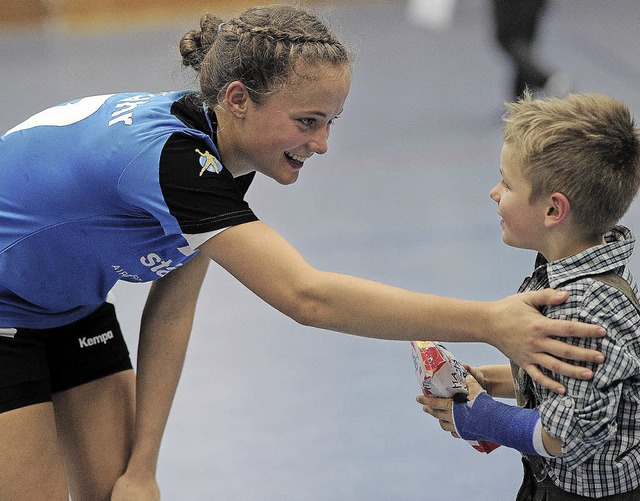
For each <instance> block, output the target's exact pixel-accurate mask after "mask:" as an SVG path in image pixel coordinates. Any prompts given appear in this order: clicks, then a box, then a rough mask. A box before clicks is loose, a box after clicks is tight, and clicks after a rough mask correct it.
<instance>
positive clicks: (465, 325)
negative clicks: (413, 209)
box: [0, 6, 603, 501]
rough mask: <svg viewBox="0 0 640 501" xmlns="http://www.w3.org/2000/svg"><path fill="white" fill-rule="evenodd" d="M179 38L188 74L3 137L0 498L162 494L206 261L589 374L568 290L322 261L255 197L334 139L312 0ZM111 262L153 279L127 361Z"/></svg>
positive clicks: (383, 327)
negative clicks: (160, 89) (346, 268)
mask: <svg viewBox="0 0 640 501" xmlns="http://www.w3.org/2000/svg"><path fill="white" fill-rule="evenodd" d="M180 49H181V53H182V56H183V62H184V64H185V65H186V66H192V67H193V68H195V69H196V70H197V71H198V72H199V74H200V91H199V92H168V93H161V94H149V93H145V92H132V93H127V94H115V95H104V96H94V97H89V98H84V99H80V100H77V101H73V102H70V103H67V104H64V105H60V106H56V107H53V108H50V109H48V110H45V111H43V112H41V113H38V114H37V115H35V116H33V117H31V118H29V119H28V120H26V121H25V122H23V123H22V124H20V125H18V126H16V127H14V128H13V129H11V130H10V131H8V132H7V133H6V135H5V136H3V137H2V138H1V139H0V169H1V174H0V178H1V179H2V181H1V182H0V215H1V217H2V225H1V226H0V500H11V501H20V500H27V499H29V500H32V499H47V500H48V501H57V500H60V501H62V500H64V501H66V500H67V499H68V495H69V492H70V493H71V496H72V498H73V499H74V500H75V501H79V500H91V501H98V500H105V499H112V500H113V501H125V500H127V501H128V500H134V499H135V500H145V501H148V500H158V499H159V497H160V494H159V488H158V484H157V482H156V479H155V469H156V463H157V459H158V451H159V448H160V441H161V438H162V434H163V431H164V427H165V424H166V421H167V417H168V414H169V410H170V407H171V403H172V399H173V396H174V393H175V390H176V385H177V384H178V379H179V377H180V371H181V368H182V364H183V360H184V355H185V350H186V346H187V342H188V338H189V333H190V330H191V325H192V321H193V315H194V310H195V305H196V300H197V298H198V293H199V290H200V286H201V284H202V280H203V278H204V276H205V273H206V270H207V266H208V263H209V261H211V260H213V261H216V262H217V263H218V264H220V265H221V266H222V267H223V268H225V269H226V270H227V271H228V272H229V273H231V274H232V275H233V276H235V277H236V278H237V279H238V280H239V281H240V282H242V283H243V284H244V285H245V286H247V287H248V288H249V289H251V290H252V291H253V292H255V293H256V294H257V295H258V296H259V297H261V298H262V299H264V300H265V301H266V302H267V303H269V304H270V305H272V306H273V307H274V308H277V309H278V310H280V311H281V312H283V313H284V314H285V315H288V316H289V317H291V318H292V319H294V320H295V321H297V322H299V323H301V324H303V325H310V326H314V327H320V328H324V329H330V330H334V331H338V332H344V333H349V334H355V335H360V336H367V337H372V338H381V339H403V340H413V339H438V340H446V341H482V342H487V343H490V344H492V345H494V346H496V347H497V348H498V349H500V350H501V351H503V352H504V353H505V354H506V355H507V356H508V357H509V358H511V359H513V360H515V361H516V362H517V363H518V364H519V365H520V366H522V367H524V368H526V369H527V370H528V371H529V373H530V374H531V375H532V377H533V378H534V379H535V380H536V381H538V382H540V383H543V384H546V385H548V386H549V387H551V388H554V389H556V390H558V389H559V388H560V385H559V384H558V383H555V382H554V381H552V380H551V379H550V378H545V377H543V375H542V373H541V372H540V369H539V368H537V367H535V366H534V364H539V365H541V366H543V367H547V368H550V369H552V370H553V371H555V372H558V373H561V374H565V375H569V376H575V377H581V378H589V377H590V376H591V373H590V371H585V369H583V368H581V367H576V366H572V365H570V364H568V363H565V362H561V361H560V360H558V359H556V358H555V357H554V355H555V356H561V357H564V358H569V359H574V360H588V361H599V360H601V355H600V354H599V353H597V352H595V351H592V350H584V349H581V348H578V347H570V346H568V345H566V344H565V343H563V342H561V341H559V340H557V339H553V336H569V335H571V336H597V335H601V334H602V333H603V329H601V328H599V327H597V326H592V325H584V324H578V323H571V322H562V321H559V320H555V321H554V320H550V319H546V318H545V317H543V316H542V315H540V314H539V313H538V312H537V308H538V307H540V306H542V305H544V304H557V303H559V302H562V301H564V300H565V299H566V295H559V294H556V293H555V292H554V291H551V290H547V291H541V292H531V293H528V294H523V295H520V296H511V297H508V298H506V299H503V300H501V301H497V302H487V303H483V302H473V301H462V300H457V299H448V298H442V297H437V296H430V295H424V294H419V293H415V292H409V291H406V290H402V289H398V288H394V287H390V286H387V285H383V284H379V283H374V282H370V281H366V280H362V279H358V278H355V277H351V276H345V275H341V274H336V273H327V272H323V271H319V270H316V269H314V268H312V267H311V266H310V265H309V264H307V262H306V261H305V260H304V259H303V258H302V256H300V254H298V252H296V250H295V249H294V248H292V247H291V245H289V244H288V243H287V242H286V241H285V240H284V239H283V238H282V237H280V236H279V235H278V234H277V233H275V232H274V231H273V230H272V229H271V228H269V226H267V225H266V224H265V223H263V222H261V221H259V220H258V218H257V217H256V216H255V215H254V213H253V211H252V210H251V209H250V208H249V206H248V205H247V203H246V202H245V201H244V195H245V192H246V191H247V189H248V187H249V185H250V184H251V181H252V179H253V176H254V175H255V173H256V172H259V173H261V174H263V175H265V176H268V177H270V178H272V179H274V180H275V181H277V182H279V183H281V184H291V183H293V182H295V181H296V179H297V177H298V175H299V173H300V170H301V169H302V168H303V166H304V163H305V161H306V160H307V159H308V158H309V157H311V156H312V155H314V154H316V153H317V154H323V153H325V152H326V151H327V141H328V136H329V129H330V127H331V124H332V123H333V121H334V119H335V118H336V117H337V116H338V115H339V114H340V113H341V112H342V109H343V106H344V102H345V99H346V97H347V94H348V92H349V87H350V60H349V54H348V52H347V50H346V49H345V47H344V46H343V45H342V44H341V43H340V42H339V41H338V40H336V39H335V38H334V36H333V35H332V34H331V33H330V32H329V31H328V30H327V28H326V26H325V25H324V24H322V23H321V22H320V21H319V20H318V19H317V18H316V17H315V16H314V15H311V14H309V13H307V12H305V11H302V10H299V9H296V8H292V7H286V6H270V7H264V8H255V9H249V10H248V11H246V12H245V13H244V14H242V15H241V16H239V17H237V18H235V19H231V20H228V21H227V22H223V21H222V19H220V18H218V17H215V16H205V17H204V18H203V19H202V20H201V24H200V28H199V29H196V30H193V31H190V32H189V33H187V34H186V35H185V36H184V37H183V38H182V40H181V43H180ZM118 280H126V281H129V282H147V281H152V280H153V281H154V283H153V285H152V287H151V290H150V293H149V297H148V300H147V303H146V306H145V308H144V312H143V315H142V325H141V332H140V339H139V346H138V354H139V355H138V361H137V377H136V376H134V373H133V370H132V366H131V362H130V361H129V355H128V352H127V348H126V346H125V344H124V340H123V337H122V334H121V332H120V329H119V327H118V322H117V319H116V316H115V311H114V307H113V306H112V305H111V304H110V303H109V302H107V294H108V292H109V290H110V289H111V288H112V287H113V285H114V284H115V283H116V282H117V281H118ZM516 332H517V333H518V334H519V335H518V336H514V335H513V334H514V333H516Z"/></svg>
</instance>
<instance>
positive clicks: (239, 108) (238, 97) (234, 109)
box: [225, 80, 251, 118]
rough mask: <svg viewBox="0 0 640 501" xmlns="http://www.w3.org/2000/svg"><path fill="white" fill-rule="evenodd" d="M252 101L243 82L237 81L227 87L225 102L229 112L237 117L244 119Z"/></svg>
mask: <svg viewBox="0 0 640 501" xmlns="http://www.w3.org/2000/svg"><path fill="white" fill-rule="evenodd" d="M250 100H251V98H250V97H249V92H248V90H247V87H246V86H245V85H244V84H243V83H242V82H239V81H238V80H236V81H234V82H231V83H230V84H229V85H228V86H227V91H226V92H225V101H226V103H227V107H228V108H229V111H230V112H231V114H233V115H234V116H235V117H237V118H244V116H245V114H246V112H247V108H248V104H249V101H250Z"/></svg>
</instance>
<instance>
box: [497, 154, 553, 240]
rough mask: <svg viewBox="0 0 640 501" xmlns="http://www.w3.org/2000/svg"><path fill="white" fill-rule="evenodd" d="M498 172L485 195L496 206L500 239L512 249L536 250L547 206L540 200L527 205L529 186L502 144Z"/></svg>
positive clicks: (518, 163) (517, 160)
mask: <svg viewBox="0 0 640 501" xmlns="http://www.w3.org/2000/svg"><path fill="white" fill-rule="evenodd" d="M500 173H501V175H502V179H501V180H500V182H499V183H498V184H496V185H495V186H494V187H493V189H492V190H491V192H490V193H489V196H490V197H491V198H492V199H493V200H494V201H495V202H496V203H497V204H498V215H499V216H500V217H501V218H502V220H501V221H500V226H501V227H502V240H503V241H504V243H505V244H507V245H510V246H512V247H518V248H521V249H532V250H536V251H540V250H541V248H542V246H543V245H544V235H545V233H544V231H543V230H544V229H545V226H544V216H545V213H546V210H547V207H546V205H545V201H544V198H543V199H541V200H538V201H535V202H533V203H529V197H530V195H531V183H530V182H529V181H528V180H526V179H525V178H524V176H523V175H522V169H521V167H520V160H519V158H518V156H517V155H516V154H515V152H514V151H513V149H512V147H511V146H509V145H508V144H506V143H505V144H504V145H503V147H502V154H501V156H500Z"/></svg>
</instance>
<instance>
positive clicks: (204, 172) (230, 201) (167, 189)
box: [159, 95, 258, 234]
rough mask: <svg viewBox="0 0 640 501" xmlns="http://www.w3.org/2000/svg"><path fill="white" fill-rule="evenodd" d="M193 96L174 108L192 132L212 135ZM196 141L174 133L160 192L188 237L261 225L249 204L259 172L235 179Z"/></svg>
mask: <svg viewBox="0 0 640 501" xmlns="http://www.w3.org/2000/svg"><path fill="white" fill-rule="evenodd" d="M189 96H192V95H187V96H185V97H184V98H182V99H181V100H179V101H176V103H174V105H173V107H172V108H171V112H172V114H174V115H175V116H176V117H177V118H178V119H180V121H182V122H183V123H185V124H186V125H187V126H189V127H190V128H196V129H199V130H201V131H203V132H205V133H207V134H208V133H209V124H208V123H207V120H206V118H205V116H204V111H203V109H202V107H201V106H196V105H195V103H194V100H193V98H191V99H188V98H189ZM208 148H209V146H208V145H207V143H206V142H204V141H199V140H198V139H197V138H196V137H194V136H189V135H187V134H181V133H174V134H172V135H171V136H170V137H169V139H168V140H167V142H166V143H165V145H164V148H163V150H162V153H161V155H160V167H159V169H160V172H159V177H160V187H161V189H162V195H163V197H164V200H165V203H166V204H167V207H168V208H169V211H170V213H171V215H172V216H173V217H175V218H176V219H177V221H178V223H179V224H180V228H181V229H182V232H183V233H185V234H197V233H207V232H210V231H215V230H219V229H223V228H226V227H228V226H233V225H237V224H242V223H246V222H250V221H257V220H258V218H257V217H256V216H255V214H254V213H253V211H252V210H251V209H250V208H249V205H248V204H247V202H246V201H245V200H244V195H245V194H246V192H247V190H248V189H249V186H250V185H251V182H252V181H253V178H254V173H251V174H248V175H245V176H240V177H238V178H235V179H234V177H233V176H232V175H231V173H230V172H229V171H228V170H227V169H225V168H224V166H223V165H222V164H221V163H219V162H217V159H214V157H213V152H211V151H208Z"/></svg>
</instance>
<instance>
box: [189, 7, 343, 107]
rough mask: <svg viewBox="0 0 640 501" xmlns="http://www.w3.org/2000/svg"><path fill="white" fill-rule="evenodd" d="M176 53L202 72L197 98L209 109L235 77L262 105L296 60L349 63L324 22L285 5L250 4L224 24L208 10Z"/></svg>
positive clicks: (288, 74)
mask: <svg viewBox="0 0 640 501" xmlns="http://www.w3.org/2000/svg"><path fill="white" fill-rule="evenodd" d="M180 53H181V55H182V64H183V65H184V66H191V67H193V68H194V69H195V70H196V71H198V72H199V73H200V90H201V98H202V99H203V101H204V102H206V103H207V104H208V105H209V106H210V107H214V106H215V105H216V104H217V103H218V99H219V97H221V96H222V95H223V94H224V92H225V90H226V88H227V85H228V84H229V83H231V82H233V81H235V80H238V81H240V82H242V83H243V84H245V86H246V87H247V88H248V91H249V95H250V97H251V99H252V100H253V101H254V102H256V103H260V102H261V101H262V99H263V98H264V96H265V95H266V94H268V93H269V92H271V91H273V90H275V89H278V88H279V87H280V86H282V85H284V83H286V81H287V79H288V78H289V76H290V75H291V73H292V72H294V71H296V69H297V67H298V63H304V64H305V65H312V66H313V65H316V66H317V65H319V64H323V63H329V64H334V65H344V64H347V65H348V64H350V55H349V53H348V51H347V49H346V47H345V46H344V45H343V44H342V43H341V42H340V41H339V40H338V39H337V38H336V37H335V36H334V35H333V34H332V33H331V32H330V31H329V29H328V28H327V26H326V25H325V24H324V23H323V22H322V21H320V20H319V19H318V18H317V17H316V16H315V15H313V14H311V13H309V12H306V11H304V10H302V9H299V8H296V7H292V6H286V5H270V6H266V7H255V8H251V9H248V10H246V11H245V12H244V13H243V14H241V15H240V16H239V17H237V18H234V19H231V20H229V21H226V22H223V20H222V19H221V18H219V17H217V16H215V15H212V14H207V15H205V16H203V17H202V19H201V20H200V28H199V29H195V30H191V31H189V32H188V33H186V34H185V35H184V36H183V37H182V39H181V41H180Z"/></svg>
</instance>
